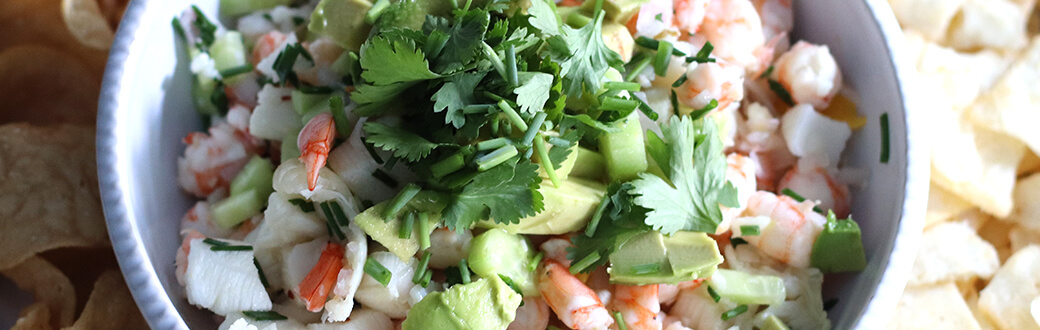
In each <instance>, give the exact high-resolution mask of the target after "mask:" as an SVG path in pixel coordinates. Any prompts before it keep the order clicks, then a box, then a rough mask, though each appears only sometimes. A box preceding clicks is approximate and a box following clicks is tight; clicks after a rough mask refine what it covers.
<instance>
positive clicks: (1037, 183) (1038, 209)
mask: <svg viewBox="0 0 1040 330" xmlns="http://www.w3.org/2000/svg"><path fill="white" fill-rule="evenodd" d="M1014 201H1015V208H1014V210H1013V211H1012V212H1011V214H1010V215H1009V216H1008V217H1007V219H1008V220H1010V221H1012V222H1014V223H1017V224H1018V225H1019V226H1022V227H1025V228H1027V229H1030V230H1034V231H1038V232H1040V173H1038V174H1033V175H1030V176H1029V177H1026V178H1025V179H1022V180H1019V181H1018V185H1016V186H1015V191H1014Z"/></svg>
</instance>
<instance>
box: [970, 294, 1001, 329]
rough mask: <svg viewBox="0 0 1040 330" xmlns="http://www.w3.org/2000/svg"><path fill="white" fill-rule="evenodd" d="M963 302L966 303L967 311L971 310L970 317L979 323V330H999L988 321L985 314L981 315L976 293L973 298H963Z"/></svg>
mask: <svg viewBox="0 0 1040 330" xmlns="http://www.w3.org/2000/svg"><path fill="white" fill-rule="evenodd" d="M964 301H965V302H967V303H968V309H971V315H972V316H974V317H975V321H978V322H979V328H981V329H982V330H999V328H997V325H996V324H993V321H992V320H990V319H989V316H987V315H986V313H983V312H982V310H980V309H979V295H978V293H977V292H976V293H975V295H974V297H970V298H964Z"/></svg>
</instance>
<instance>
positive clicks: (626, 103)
mask: <svg viewBox="0 0 1040 330" xmlns="http://www.w3.org/2000/svg"><path fill="white" fill-rule="evenodd" d="M638 107H639V101H637V100H629V99H623V98H620V97H614V96H610V97H605V98H603V101H601V102H600V104H599V110H602V111H632V110H635V109H636V108H638Z"/></svg>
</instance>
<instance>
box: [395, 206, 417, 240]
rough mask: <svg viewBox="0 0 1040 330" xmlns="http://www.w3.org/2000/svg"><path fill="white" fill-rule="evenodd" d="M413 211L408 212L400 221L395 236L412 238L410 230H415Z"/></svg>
mask: <svg viewBox="0 0 1040 330" xmlns="http://www.w3.org/2000/svg"><path fill="white" fill-rule="evenodd" d="M414 227H415V213H414V212H408V215H406V216H405V217H404V222H402V223H401V228H400V229H399V230H398V231H397V238H401V239H409V238H412V232H413V231H415V229H414Z"/></svg>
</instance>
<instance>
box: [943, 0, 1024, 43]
mask: <svg viewBox="0 0 1040 330" xmlns="http://www.w3.org/2000/svg"><path fill="white" fill-rule="evenodd" d="M1026 18H1027V16H1026V12H1025V11H1023V10H1022V8H1021V7H1019V6H1018V4H1016V3H1014V2H1011V1H1008V0H967V1H966V2H965V3H964V6H963V7H961V11H960V13H959V14H958V15H957V16H955V17H954V19H953V21H952V22H950V31H949V35H948V36H947V40H946V41H947V43H948V44H949V45H950V46H952V47H953V48H956V49H961V50H969V51H973V50H979V49H983V48H991V49H993V48H996V49H1005V50H1010V49H1018V48H1021V47H1022V46H1024V45H1025V44H1026Z"/></svg>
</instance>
